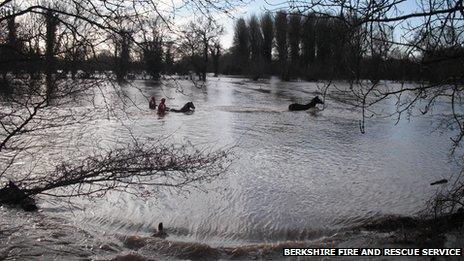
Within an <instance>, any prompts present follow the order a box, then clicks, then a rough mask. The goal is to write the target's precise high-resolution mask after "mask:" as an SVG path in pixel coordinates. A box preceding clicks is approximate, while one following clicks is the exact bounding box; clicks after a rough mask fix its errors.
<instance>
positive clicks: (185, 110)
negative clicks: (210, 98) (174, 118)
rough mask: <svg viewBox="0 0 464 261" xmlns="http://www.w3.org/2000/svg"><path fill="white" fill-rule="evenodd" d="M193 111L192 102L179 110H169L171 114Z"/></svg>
mask: <svg viewBox="0 0 464 261" xmlns="http://www.w3.org/2000/svg"><path fill="white" fill-rule="evenodd" d="M193 110H195V105H193V102H187V103H186V104H185V105H184V107H182V108H181V109H180V110H176V109H170V110H169V111H172V112H191V111H193Z"/></svg>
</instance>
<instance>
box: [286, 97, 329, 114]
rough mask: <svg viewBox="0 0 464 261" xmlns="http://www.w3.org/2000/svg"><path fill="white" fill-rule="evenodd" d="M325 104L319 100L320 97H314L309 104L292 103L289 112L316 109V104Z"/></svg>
mask: <svg viewBox="0 0 464 261" xmlns="http://www.w3.org/2000/svg"><path fill="white" fill-rule="evenodd" d="M318 103H319V104H324V102H323V101H322V100H321V99H320V98H319V96H316V97H314V98H313V99H312V100H311V102H310V103H308V104H298V103H292V104H290V105H289V106H288V110H289V111H305V110H308V109H310V108H314V107H316V104H318Z"/></svg>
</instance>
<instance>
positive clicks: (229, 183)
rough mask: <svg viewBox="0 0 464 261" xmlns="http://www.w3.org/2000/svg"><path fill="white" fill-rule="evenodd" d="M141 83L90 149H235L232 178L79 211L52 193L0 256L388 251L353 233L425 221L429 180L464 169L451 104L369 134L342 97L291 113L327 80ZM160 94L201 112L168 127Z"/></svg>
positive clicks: (8, 226) (13, 216)
mask: <svg viewBox="0 0 464 261" xmlns="http://www.w3.org/2000/svg"><path fill="white" fill-rule="evenodd" d="M389 84H394V83H389ZM133 85H134V86H126V87H123V88H122V90H123V91H124V92H125V94H126V96H127V97H130V100H131V102H130V103H128V104H130V105H128V108H127V112H128V115H126V116H128V117H126V116H125V117H122V118H121V119H120V120H116V119H108V120H100V121H99V122H98V125H94V126H87V127H86V128H83V129H82V131H84V130H85V131H86V132H90V133H92V134H93V136H92V137H99V138H98V139H96V140H91V141H89V140H87V141H86V142H87V143H88V144H87V145H86V146H92V144H95V143H98V144H104V143H107V142H111V141H115V140H124V139H126V138H127V139H129V138H130V136H131V135H134V136H136V137H141V138H143V139H145V140H147V141H150V140H156V139H158V138H160V137H167V138H166V139H168V140H170V141H172V142H176V143H192V144H193V145H195V146H200V147H212V148H229V147H233V149H232V151H233V161H232V165H231V166H230V168H229V169H228V171H227V173H226V174H224V175H223V176H221V177H219V178H218V179H217V180H215V181H213V182H212V183H209V184H204V185H203V186H202V189H201V190H191V191H189V192H188V193H182V194H179V193H173V192H170V191H166V190H162V189H161V190H160V191H158V193H157V196H156V197H154V198H152V197H150V198H143V199H137V198H134V197H133V196H131V195H127V194H123V193H111V194H109V195H107V196H106V197H105V198H102V199H100V198H98V199H95V200H87V199H75V200H72V204H70V203H67V202H64V201H62V200H60V199H52V198H48V197H45V196H43V197H40V198H39V199H38V203H39V205H40V207H41V209H42V210H41V212H40V213H38V214H33V213H32V214H31V213H23V212H21V211H18V210H11V209H8V208H5V207H2V209H1V211H0V213H1V214H0V226H1V228H2V229H5V231H9V232H8V233H7V232H5V233H3V234H0V242H1V244H0V245H2V246H0V254H1V255H0V256H2V255H3V256H7V255H10V256H11V257H14V256H19V257H20V258H21V256H22V258H25V259H30V258H36V259H49V258H57V257H58V258H61V257H66V259H83V258H86V259H87V258H88V259H111V258H114V257H116V256H118V255H121V254H125V253H130V252H131V251H133V252H136V253H138V254H139V255H141V256H144V257H154V258H155V259H156V260H170V259H176V258H179V257H181V258H191V259H195V258H199V259H203V258H206V257H208V258H214V259H216V258H223V259H228V258H231V257H234V253H235V254H237V253H241V254H239V255H238V257H239V258H242V259H249V258H251V257H254V258H256V257H257V258H259V257H266V256H270V257H273V258H277V259H278V258H281V250H280V249H279V246H281V245H279V244H288V245H293V246H299V245H301V246H335V247H342V246H343V247H350V246H351V247H360V246H362V247H368V246H382V242H383V241H382V238H383V237H384V235H382V234H380V233H379V234H376V233H374V232H363V231H358V230H353V229H352V228H353V227H356V226H359V225H362V224H365V223H367V222H370V221H372V220H377V219H382V218H383V217H386V216H389V215H404V216H412V215H415V214H417V213H418V211H420V210H422V209H423V208H424V206H425V203H426V201H427V200H428V199H429V198H430V197H431V196H432V195H433V194H434V192H435V191H436V189H437V188H436V187H432V186H430V185H429V184H430V183H431V182H433V181H435V180H439V179H442V178H448V177H449V176H450V175H451V174H453V173H455V172H457V170H458V169H459V168H458V166H457V165H455V164H454V163H453V162H451V161H450V158H449V150H450V147H451V142H450V139H449V137H450V136H451V135H452V132H451V131H449V130H436V128H437V125H435V124H434V123H435V122H437V120H436V119H437V118H439V117H443V112H442V111H444V109H445V108H446V107H447V104H444V103H443V104H440V103H439V104H437V107H436V108H437V109H436V110H435V111H434V113H433V115H426V116H421V117H414V118H411V119H410V120H407V119H402V120H401V121H399V122H398V124H395V119H393V118H388V117H374V118H371V119H367V121H366V133H365V134H362V133H361V132H360V129H359V119H360V117H361V114H360V112H359V111H358V110H356V109H354V108H352V107H350V106H348V105H346V104H344V103H341V102H339V101H337V100H339V99H343V98H344V97H343V96H337V97H338V99H332V98H331V94H330V93H329V94H328V95H327V96H326V100H325V101H326V103H325V105H324V107H322V106H320V105H319V108H320V110H317V111H311V112H308V111H302V112H290V111H288V105H289V104H290V103H293V102H299V103H307V102H309V101H310V100H311V99H312V98H313V97H314V96H316V95H318V94H319V93H318V92H317V91H318V85H317V84H316V83H308V82H290V83H281V82H279V81H277V80H267V81H262V82H258V83H256V82H251V81H248V80H246V79H240V78H225V77H223V78H211V79H210V80H209V81H208V83H207V85H206V86H203V87H201V88H197V87H195V86H193V84H192V83H191V82H189V81H187V80H179V81H177V83H173V82H167V84H166V85H164V86H159V85H157V84H154V83H152V82H146V81H143V80H136V81H135V82H134V83H133ZM142 93H143V94H145V96H144V95H142ZM152 95H153V96H155V97H156V98H157V100H159V99H160V98H161V97H166V98H167V105H168V106H169V107H179V108H180V107H182V105H183V104H185V103H186V102H188V101H192V102H193V103H194V104H195V107H196V110H195V112H194V113H193V114H189V115H187V114H182V113H179V114H176V113H168V114H167V115H165V116H164V117H160V116H158V115H156V114H155V113H154V112H153V111H151V110H149V109H148V103H147V97H149V96H152ZM347 99H348V97H347ZM118 102H120V101H119V100H118V99H114V100H110V101H109V104H110V105H111V103H114V105H115V106H116V104H115V103H118ZM322 108H323V110H322ZM378 109H379V110H382V111H385V112H387V113H388V112H393V111H394V103H393V101H389V100H386V101H384V102H383V103H382V104H379V105H378ZM76 136H78V135H76ZM70 149H71V148H70ZM153 189H156V188H153ZM159 222H163V223H164V226H165V228H166V230H167V232H168V234H169V237H168V238H167V239H166V241H159V240H155V241H150V242H148V243H147V244H144V245H143V246H142V247H136V248H134V246H133V245H131V243H134V242H132V241H131V238H130V237H131V236H138V237H146V236H149V235H150V234H151V233H152V232H153V231H154V230H155V229H156V227H157V224H158V223H159ZM176 242H186V243H185V244H179V243H176ZM187 246H188V247H187ZM131 247H132V248H131ZM186 249H194V250H195V251H193V250H192V251H191V252H192V253H193V254H192V253H190V254H189V253H186V252H185V251H187V250H186ZM187 252H188V251H187Z"/></svg>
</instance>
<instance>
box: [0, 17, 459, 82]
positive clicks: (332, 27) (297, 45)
mask: <svg viewBox="0 0 464 261" xmlns="http://www.w3.org/2000/svg"><path fill="white" fill-rule="evenodd" d="M62 23H63V20H62V19H61V18H60V17H59V15H58V14H55V13H53V12H52V11H49V12H46V13H45V14H42V15H41V16H39V17H35V23H33V22H28V21H27V20H22V21H21V22H16V21H15V17H14V16H12V17H11V18H9V19H5V20H3V22H2V23H0V29H1V30H0V81H1V82H0V83H2V82H3V85H4V84H5V82H6V78H7V75H8V74H9V73H14V74H16V75H19V74H25V73H27V74H28V75H31V76H32V77H34V76H37V77H39V76H43V75H47V76H48V78H50V79H51V78H53V77H52V75H56V73H57V72H60V73H62V74H66V75H71V76H72V77H76V75H77V76H79V77H89V76H91V75H92V74H94V73H95V72H97V71H111V72H113V73H114V75H115V76H116V77H117V78H118V79H125V78H126V77H127V75H128V74H130V73H142V72H144V73H145V74H146V75H150V76H151V77H153V78H154V79H158V78H159V77H160V75H162V74H179V75H186V74H190V75H191V74H196V75H198V78H199V79H201V80H204V79H206V73H207V72H213V73H214V74H215V75H217V74H219V73H221V74H229V75H244V76H247V77H250V78H252V79H255V80H256V79H259V78H263V77H269V76H271V75H278V76H280V78H281V79H282V80H291V79H295V78H303V79H307V80H318V79H347V80H357V79H371V80H373V81H377V80H379V79H390V80H420V79H424V80H430V81H442V80H444V79H445V80H446V79H454V81H455V80H456V79H461V81H462V75H463V66H462V62H463V61H462V58H463V57H464V48H463V46H462V45H456V44H453V45H449V44H446V42H432V40H430V41H428V42H427V41H423V40H421V41H417V46H412V47H411V46H406V47H405V46H403V45H401V44H398V43H395V41H394V37H393V34H394V29H393V28H392V27H389V26H388V25H381V24H366V23H359V25H358V23H357V19H356V17H351V18H350V17H349V16H348V18H346V17H345V18H344V19H341V18H340V17H333V16H330V15H328V14H327V15H322V14H317V15H316V14H313V13H307V14H300V13H290V14H288V13H286V12H284V11H279V12H277V13H276V14H275V15H273V14H271V13H264V14H262V15H260V16H259V17H258V16H256V15H252V16H250V17H249V18H247V19H246V20H245V19H244V18H240V19H238V20H237V21H236V23H235V28H234V38H233V45H232V47H231V48H230V49H229V50H223V48H222V47H221V45H220V40H219V39H220V36H221V35H222V34H223V28H222V26H220V25H217V24H216V22H214V21H212V20H198V21H192V22H191V23H190V24H188V25H186V26H184V27H183V30H182V34H181V35H178V36H175V37H172V36H169V34H163V33H161V32H162V31H163V30H162V29H163V28H162V27H163V26H162V24H159V23H156V22H155V23H153V25H152V27H150V28H148V29H145V28H144V29H142V30H139V31H134V30H132V31H131V30H123V29H120V30H119V31H115V32H113V33H112V34H109V35H104V36H103V35H102V36H100V37H94V38H93V39H90V38H86V34H85V32H86V31H85V30H86V28H81V27H79V26H76V27H75V28H73V29H72V30H69V29H66V28H67V27H66V26H64V25H63V24H62ZM68 27H69V26H68ZM36 32H37V33H36ZM417 37H418V38H421V39H433V38H432V37H428V38H427V37H421V35H420V34H418V35H417ZM96 42H104V43H105V44H104V47H102V45H101V44H100V45H98V44H97V43H96ZM78 72H79V73H78Z"/></svg>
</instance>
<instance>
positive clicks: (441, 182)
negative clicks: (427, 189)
mask: <svg viewBox="0 0 464 261" xmlns="http://www.w3.org/2000/svg"><path fill="white" fill-rule="evenodd" d="M445 183H448V180H447V179H440V180H437V181H435V182H432V183H430V186H433V185H438V184H445Z"/></svg>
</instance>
